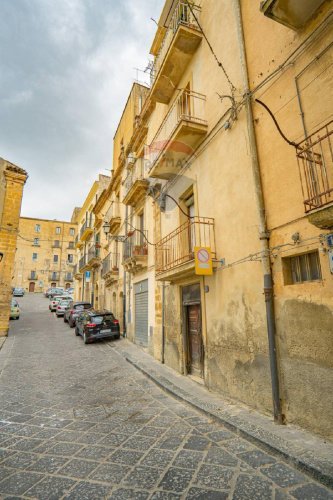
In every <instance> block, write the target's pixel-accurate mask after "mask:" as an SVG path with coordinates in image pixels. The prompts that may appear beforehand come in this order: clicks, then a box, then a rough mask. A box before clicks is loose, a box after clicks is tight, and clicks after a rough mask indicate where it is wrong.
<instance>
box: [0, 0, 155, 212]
mask: <svg viewBox="0 0 333 500" xmlns="http://www.w3.org/2000/svg"><path fill="white" fill-rule="evenodd" d="M162 4H163V0H141V1H139V0H123V1H122V2H118V1H116V0H57V1H56V2H55V1H54V0H15V2H13V1H12V0H2V1H1V2H0V75H1V78H0V101H2V102H6V103H7V104H11V106H9V105H8V106H6V107H5V108H4V112H3V116H2V120H1V122H0V156H2V157H5V158H8V159H9V160H10V161H13V162H14V163H15V162H16V163H17V164H18V165H20V166H22V167H23V168H25V169H26V170H28V172H29V180H28V183H27V185H26V188H25V194H24V200H23V214H24V215H30V216H40V217H48V218H51V219H53V218H58V219H59V218H67V219H68V218H69V217H70V215H71V210H72V208H73V207H74V206H76V205H79V204H80V203H82V201H83V200H84V198H85V195H86V193H87V191H88V189H89V187H90V183H91V182H92V181H93V180H94V179H95V178H96V177H97V175H98V173H99V172H102V173H107V172H106V171H105V170H104V171H103V169H105V168H111V162H112V138H113V135H114V132H115V129H116V126H117V123H118V120H119V118H120V116H121V112H122V109H123V106H124V104H125V102H126V99H127V96H128V93H129V91H130V88H131V85H132V81H133V79H134V78H135V76H136V74H135V70H134V68H135V67H139V68H142V69H144V68H145V66H146V64H147V60H148V53H149V48H150V44H151V41H152V39H153V36H154V32H155V29H156V26H155V24H154V23H153V22H152V21H151V20H150V17H154V18H155V19H156V18H158V16H159V11H160V9H161V7H162ZM17 33H19V34H20V36H19V37H18V36H17ZM14 105H15V106H14ZM6 110H7V111H6Z"/></svg>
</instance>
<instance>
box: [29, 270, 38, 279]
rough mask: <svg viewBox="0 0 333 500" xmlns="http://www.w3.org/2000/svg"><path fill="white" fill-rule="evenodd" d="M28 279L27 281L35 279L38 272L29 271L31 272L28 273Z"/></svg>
mask: <svg viewBox="0 0 333 500" xmlns="http://www.w3.org/2000/svg"><path fill="white" fill-rule="evenodd" d="M28 280H29V281H37V280H38V274H37V273H35V272H34V271H31V273H29V274H28Z"/></svg>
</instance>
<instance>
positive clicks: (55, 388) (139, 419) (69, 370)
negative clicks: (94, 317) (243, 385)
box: [0, 295, 333, 500]
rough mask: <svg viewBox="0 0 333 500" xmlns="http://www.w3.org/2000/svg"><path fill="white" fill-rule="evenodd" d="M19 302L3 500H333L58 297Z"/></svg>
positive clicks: (0, 432)
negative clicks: (85, 323)
mask: <svg viewBox="0 0 333 500" xmlns="http://www.w3.org/2000/svg"><path fill="white" fill-rule="evenodd" d="M19 302H20V304H21V307H22V315H21V319H20V320H19V321H12V322H11V330H10V336H9V339H8V340H7V341H6V342H5V344H4V347H3V349H2V350H1V351H0V369H1V376H0V497H1V498H8V499H9V498H14V497H15V498H41V499H47V500H50V499H58V498H66V499H80V500H85V499H89V500H91V499H95V498H96V499H102V498H112V499H148V498H149V499H170V500H171V499H177V498H187V499H205V500H206V499H251V500H253V499H255V500H257V499H275V500H284V499H288V498H289V499H290V498H297V499H302V500H306V499H328V498H333V495H331V493H330V492H329V491H328V490H327V489H326V488H324V487H322V486H320V485H319V484H317V483H315V482H313V480H311V479H310V478H308V477H307V476H306V475H303V474H302V473H300V472H299V471H297V470H296V469H293V468H292V467H291V466H289V465H287V464H285V463H283V462H282V461H281V460H280V459H279V458H278V457H275V456H273V455H270V454H268V453H266V452H264V451H262V450H260V449H259V448H256V447H255V446H254V445H253V444H251V443H249V442H248V441H246V440H244V439H241V438H239V437H238V436H237V435H236V434H233V433H231V432H230V431H229V430H227V429H225V428H224V427H223V426H221V425H218V424H216V423H214V422H212V421H209V419H208V418H206V417H204V416H202V415H201V414H199V413H197V412H196V411H195V410H194V409H192V408H190V407H189V406H186V405H185V404H182V403H181V402H179V401H177V400H175V399H173V398H172V397H171V396H168V395H167V394H166V393H164V392H163V391H161V390H160V389H159V388H158V387H157V386H155V384H154V383H153V382H151V381H150V380H148V379H147V378H145V376H144V375H142V374H141V373H140V372H138V371H136V370H135V369H134V368H133V367H132V366H131V365H129V364H128V363H127V362H126V361H125V360H124V359H123V358H122V357H121V356H119V354H117V352H116V351H115V349H113V345H114V344H113V342H112V341H111V342H99V343H96V344H89V345H84V344H83V342H82V339H81V338H80V337H76V336H75V335H74V330H72V329H70V328H69V327H68V326H67V325H66V324H65V323H64V322H63V321H62V319H56V317H55V316H54V315H53V314H51V313H50V312H49V311H48V309H47V307H48V301H47V299H45V298H43V297H41V296H38V295H30V296H29V295H28V296H26V297H24V298H23V299H19ZM120 342H121V341H120Z"/></svg>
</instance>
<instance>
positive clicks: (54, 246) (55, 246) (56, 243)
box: [52, 240, 61, 248]
mask: <svg viewBox="0 0 333 500" xmlns="http://www.w3.org/2000/svg"><path fill="white" fill-rule="evenodd" d="M60 247H61V245H60V241H58V240H56V241H54V242H53V243H52V248H60Z"/></svg>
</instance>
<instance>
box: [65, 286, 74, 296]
mask: <svg viewBox="0 0 333 500" xmlns="http://www.w3.org/2000/svg"><path fill="white" fill-rule="evenodd" d="M65 292H66V293H68V294H69V295H73V293H74V288H67V289H66V290H65Z"/></svg>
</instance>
